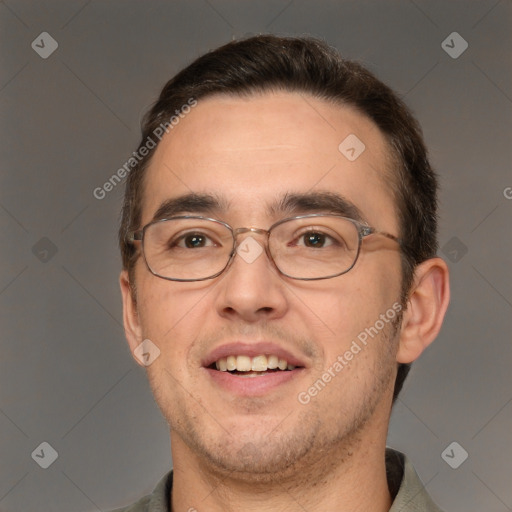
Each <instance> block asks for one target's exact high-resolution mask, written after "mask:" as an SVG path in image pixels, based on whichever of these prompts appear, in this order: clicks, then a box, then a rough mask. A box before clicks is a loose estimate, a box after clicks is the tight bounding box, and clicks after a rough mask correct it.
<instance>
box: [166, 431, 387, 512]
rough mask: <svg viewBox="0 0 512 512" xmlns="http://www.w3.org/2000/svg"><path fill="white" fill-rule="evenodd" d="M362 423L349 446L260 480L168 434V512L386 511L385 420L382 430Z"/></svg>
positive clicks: (338, 448)
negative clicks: (215, 463)
mask: <svg viewBox="0 0 512 512" xmlns="http://www.w3.org/2000/svg"><path fill="white" fill-rule="evenodd" d="M381 426H382V425H381ZM367 427H368V428H366V429H365V432H359V433H358V434H359V435H358V440H352V441H351V442H350V445H349V443H345V444H343V445H341V444H340V446H338V447H337V448H336V449H333V450H330V451H329V453H324V454H320V455H318V454H317V455H316V457H315V459H314V460H313V459H312V458H310V459H309V460H308V461H301V463H296V464H292V465H291V467H290V472H289V473H287V474H276V475H272V478H268V479H266V481H264V482H262V481H261V479H250V478H249V477H248V476H247V474H244V475H241V476H239V475H235V474H234V473H230V474H226V473H225V472H222V471H219V470H218V468H215V467H212V466H210V465H208V464H207V463H205V461H204V458H202V457H198V456H197V455H196V454H195V453H194V452H192V451H191V450H190V448H189V447H188V446H187V445H186V444H185V443H184V442H183V440H182V439H181V438H180V437H179V436H177V437H174V434H173V440H172V447H173V448H172V454H173V460H174V474H173V491H172V508H171V510H172V511H173V512H178V511H190V512H194V511H197V512H202V511H203V510H208V511H209V512H235V511H239V510H244V511H247V512H253V511H256V510H257V511H269V512H270V511H278V510H279V511H287V512H292V511H301V512H303V511H304V510H308V512H316V511H318V512H320V511H322V512H324V511H325V510H336V511H338V512H349V511H350V512H354V511H356V510H357V511H358V512H363V511H364V512H387V511H389V509H390V507H391V501H392V500H391V496H390V494H389V489H388V485H387V478H386V466H385V441H386V433H387V424H386V425H384V427H385V428H384V432H382V428H380V429H376V428H375V427H376V426H375V425H367ZM379 431H380V432H379ZM369 432H373V435H369ZM375 432H377V433H378V435H375ZM382 434H384V435H382Z"/></svg>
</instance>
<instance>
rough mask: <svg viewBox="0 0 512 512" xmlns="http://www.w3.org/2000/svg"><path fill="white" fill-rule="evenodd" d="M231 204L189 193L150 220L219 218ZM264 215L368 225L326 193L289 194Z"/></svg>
mask: <svg viewBox="0 0 512 512" xmlns="http://www.w3.org/2000/svg"><path fill="white" fill-rule="evenodd" d="M230 204H231V203H230V202H229V201H227V200H226V199H225V198H223V197H221V196H218V195H215V194H197V193H190V194H185V195H181V196H178V197H174V198H170V199H167V200H165V201H164V202H163V203H161V204H160V206H159V207H158V209H157V210H156V212H155V213H154V215H153V221H156V220H161V219H167V218H169V217H174V216H179V215H186V214H191V215H197V214H201V215H205V214H206V215H211V216H219V215H220V214H222V213H226V212H228V210H229V206H230ZM266 211H267V214H268V215H269V216H272V217H278V216H282V217H288V216H293V215H300V214H307V213H320V212H323V213H334V214H337V215H342V216H344V217H349V218H351V219H354V220H357V221H359V222H362V223H367V221H366V218H365V216H364V215H363V213H362V212H361V210H360V209H359V208H358V207H357V206H356V205H355V204H354V203H352V202H351V201H349V200H348V199H347V198H345V197H344V196H342V195H340V194H337V193H334V192H327V191H316V192H304V193H292V192H287V193H286V194H284V196H282V197H281V198H280V199H278V200H276V201H274V202H272V203H270V204H268V205H267V210H266Z"/></svg>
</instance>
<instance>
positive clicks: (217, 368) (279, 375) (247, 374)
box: [203, 342, 307, 397]
mask: <svg viewBox="0 0 512 512" xmlns="http://www.w3.org/2000/svg"><path fill="white" fill-rule="evenodd" d="M203 368H204V369H205V370H206V372H207V374H208V376H209V378H210V382H211V384H213V385H215V386H218V387H219V388H220V389H222V390H223V391H224V392H228V393H229V394H230V395H235V396H240V397H242V396H245V397H250V396H253V397H254V396H264V395H267V394H269V393H271V392H272V391H275V390H277V389H278V388H281V387H282V386H285V385H291V384H290V383H291V382H293V381H294V380H296V379H297V378H299V377H300V375H302V373H303V372H304V371H305V370H306V369H307V368H306V364H305V363H304V362H303V361H301V360H300V359H299V358H297V357H296V356H294V355H292V354H291V353H290V352H288V351H286V350H284V349H283V348H282V347H280V346H279V345H278V344H276V343H243V342H238V343H231V344H228V345H224V346H222V347H218V348H217V349H216V350H214V351H213V352H212V353H211V354H210V355H209V356H208V358H207V359H206V360H205V361H204V362H203Z"/></svg>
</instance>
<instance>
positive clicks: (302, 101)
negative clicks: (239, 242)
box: [142, 92, 397, 230]
mask: <svg viewBox="0 0 512 512" xmlns="http://www.w3.org/2000/svg"><path fill="white" fill-rule="evenodd" d="M389 162H390V158H389V151H388V148H387V145H386V142H385V139H384V137H383V135H382V134H381V132H380V131H379V129H378V128H377V127H376V126H375V124H374V123H373V122H371V121H370V120H369V119H367V118H366V117H365V116H363V115H362V114H360V113H358V112H357V111H355V109H353V108H349V107H346V106H340V105H338V104H333V103H331V102H327V101H324V100H320V99H317V98H314V97H312V96H309V95H304V94H299V93H291V92H279V93H265V94H260V95H252V96H249V97H244V98H240V97H233V96H225V95H219V96H213V97H208V98H206V99H203V100H199V101H198V104H197V106H196V107H194V108H193V109H190V111H189V112H188V113H187V114H182V117H180V121H179V123H178V124H176V125H175V126H174V127H173V128H172V130H170V131H169V133H168V134H166V135H165V136H164V137H163V138H162V140H161V142H160V143H159V145H158V147H157V148H156V150H155V153H154V155H153V157H152V160H151V163H150V165H149V167H148V169H147V171H146V176H145V183H144V192H143V210H142V211H143V214H142V216H143V224H145V223H147V222H150V221H151V220H152V218H153V217H154V215H155V212H157V211H158V210H159V208H161V206H162V204H164V203H165V202H166V201H168V200H169V199H173V198H179V197H181V196H186V195H190V194H208V195H210V196H215V197H217V198H218V199H219V201H218V208H217V209H218V210H220V211H217V212H216V213H217V214H218V215H221V216H222V217H223V220H226V221H228V222H231V223H233V225H235V224H237V223H238V222H240V223H241V225H249V224H251V225H255V224H256V225H262V226H263V224H262V223H267V221H268V222H270V221H271V220H276V219H271V218H270V217H272V215H277V216H278V215H279V213H280V212H279V211H278V210H279V209H276V208H275V205H277V204H282V202H283V198H285V197H286V196H289V195H297V194H305V193H310V194H312V193H320V194H324V195H325V194H330V195H337V196H340V197H342V198H344V199H346V200H347V201H348V202H349V203H351V204H353V205H354V206H355V207H356V208H357V209H358V210H359V211H360V212H362V214H363V216H364V219H365V220H367V221H368V222H369V223H371V224H373V225H375V227H381V228H383V227H385V228H386V229H388V230H389V229H393V228H395V229H396V227H397V221H396V215H395V208H394V204H393V198H392V192H391V186H390V184H389V183H388V176H389V174H390V173H389V166H390V164H389ZM187 211H188V210H187ZM180 213H186V212H185V211H182V212H180ZM299 213H300V212H299Z"/></svg>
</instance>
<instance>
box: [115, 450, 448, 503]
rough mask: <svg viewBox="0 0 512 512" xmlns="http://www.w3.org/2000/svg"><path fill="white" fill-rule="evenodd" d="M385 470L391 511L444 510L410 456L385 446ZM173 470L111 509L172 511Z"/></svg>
mask: <svg viewBox="0 0 512 512" xmlns="http://www.w3.org/2000/svg"><path fill="white" fill-rule="evenodd" d="M386 472H387V477H388V486H389V490H390V493H391V495H392V496H394V500H393V504H392V505H391V508H390V509H389V512H442V511H441V509H440V508H439V507H438V506H437V505H436V504H435V503H434V502H433V501H432V500H431V498H430V496H429V495H428V494H427V491H426V490H425V487H424V486H423V484H422V483H421V480H420V479H419V477H418V475H417V473H416V471H415V470H414V468H413V467H412V464H411V463H410V462H409V461H408V460H407V457H406V456H405V455H404V454H403V453H400V452H398V451H396V450H392V449H391V448H387V449H386ZM171 491H172V471H170V472H169V473H167V474H166V475H165V476H164V477H163V478H162V480H160V482H159V483H158V485H157V486H156V487H155V490H154V491H153V492H152V493H151V494H149V495H148V496H144V498H141V499H140V500H139V501H137V503H134V504H133V505H130V506H128V507H124V508H119V509H116V510H113V511H112V512H171V509H170V504H171Z"/></svg>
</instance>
